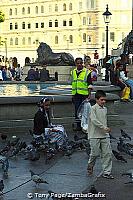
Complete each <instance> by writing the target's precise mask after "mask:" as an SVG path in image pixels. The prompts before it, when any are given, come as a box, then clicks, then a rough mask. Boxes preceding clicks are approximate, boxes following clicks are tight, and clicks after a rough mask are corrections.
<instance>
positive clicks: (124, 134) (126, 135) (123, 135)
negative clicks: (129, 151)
mask: <svg viewBox="0 0 133 200" xmlns="http://www.w3.org/2000/svg"><path fill="white" fill-rule="evenodd" d="M121 135H122V137H123V138H125V139H126V138H128V139H129V140H131V137H130V136H129V135H128V134H127V133H126V132H125V131H124V130H122V129H121Z"/></svg>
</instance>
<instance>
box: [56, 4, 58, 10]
mask: <svg viewBox="0 0 133 200" xmlns="http://www.w3.org/2000/svg"><path fill="white" fill-rule="evenodd" d="M55 12H58V5H57V4H55Z"/></svg>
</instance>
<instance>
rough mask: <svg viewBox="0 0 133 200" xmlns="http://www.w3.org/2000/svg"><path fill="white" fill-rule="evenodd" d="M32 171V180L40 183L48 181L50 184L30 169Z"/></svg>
mask: <svg viewBox="0 0 133 200" xmlns="http://www.w3.org/2000/svg"><path fill="white" fill-rule="evenodd" d="M30 173H31V179H32V181H34V182H35V183H36V184H38V185H39V184H40V183H46V184H48V182H47V181H45V180H43V179H42V178H41V177H40V176H39V175H38V174H35V173H34V172H33V171H32V170H30Z"/></svg>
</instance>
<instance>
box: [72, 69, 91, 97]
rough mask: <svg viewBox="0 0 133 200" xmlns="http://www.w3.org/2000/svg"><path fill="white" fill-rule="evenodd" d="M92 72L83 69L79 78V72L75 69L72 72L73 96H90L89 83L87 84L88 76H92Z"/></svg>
mask: <svg viewBox="0 0 133 200" xmlns="http://www.w3.org/2000/svg"><path fill="white" fill-rule="evenodd" d="M90 73H91V71H90V70H88V69H86V68H83V70H82V72H81V73H80V74H79V76H78V77H77V70H76V69H74V70H73V71H72V72H71V75H72V95H75V94H76V93H77V94H82V95H88V94H89V93H88V83H87V77H88V74H90Z"/></svg>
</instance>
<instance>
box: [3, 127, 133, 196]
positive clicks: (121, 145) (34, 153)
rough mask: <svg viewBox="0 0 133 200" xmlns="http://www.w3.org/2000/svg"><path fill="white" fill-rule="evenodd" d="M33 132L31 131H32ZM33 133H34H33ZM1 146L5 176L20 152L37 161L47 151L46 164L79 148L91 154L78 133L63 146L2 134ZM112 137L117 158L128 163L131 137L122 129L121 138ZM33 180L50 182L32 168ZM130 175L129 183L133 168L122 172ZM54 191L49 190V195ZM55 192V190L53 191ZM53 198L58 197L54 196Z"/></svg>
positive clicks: (132, 176) (132, 147) (37, 182)
mask: <svg viewBox="0 0 133 200" xmlns="http://www.w3.org/2000/svg"><path fill="white" fill-rule="evenodd" d="M30 133H31V132H30ZM31 134H32V133H31ZM0 137H1V141H2V142H1V147H0V164H1V165H2V169H3V176H5V177H6V178H7V177H8V169H9V160H10V159H11V158H12V157H16V156H17V155H19V154H20V153H23V154H24V155H25V160H31V161H36V160H39V159H40V153H41V151H43V152H45V155H46V160H45V161H46V164H47V163H48V161H49V160H50V159H52V158H53V157H54V156H55V154H56V153H58V152H63V155H64V156H67V157H68V158H71V155H72V153H73V152H74V151H75V150H77V149H79V148H80V149H81V150H82V149H84V150H85V151H86V153H87V155H88V156H89V155H90V151H91V149H90V145H89V141H88V140H87V138H86V136H85V137H79V136H78V135H76V134H75V135H74V140H66V141H65V143H64V144H63V145H62V146H60V147H59V146H57V144H56V142H54V143H51V142H50V140H49V141H46V142H45V141H44V140H43V139H42V138H41V137H40V138H37V139H33V140H32V141H31V143H30V144H26V142H23V141H21V139H20V138H18V137H16V136H13V137H12V138H11V140H10V141H9V140H7V138H8V137H7V135H5V134H1V135H0ZM110 139H111V141H112V140H116V141H117V150H118V151H116V150H112V153H113V155H114V156H115V158H116V159H117V160H119V161H121V162H124V163H127V160H126V159H125V158H124V157H123V155H122V153H123V152H124V153H125V154H128V155H130V156H133V144H131V143H129V142H128V140H130V141H131V137H130V136H129V135H128V134H127V133H126V132H125V131H124V130H122V129H121V137H120V138H119V139H117V138H115V137H113V136H112V135H111V134H110ZM30 173H31V180H32V181H34V182H35V184H36V185H39V184H40V183H44V184H48V182H47V181H46V180H44V179H42V178H41V177H40V175H39V174H36V173H34V172H33V171H32V170H30ZM125 175H126V176H129V177H130V181H129V182H128V183H133V169H130V170H129V171H127V172H125V173H123V174H122V176H125ZM94 189H95V187H94V185H92V186H91V189H90V190H94ZM3 190H4V182H3V180H1V181H0V193H1V194H0V195H2V194H3ZM51 192H52V191H48V193H49V196H50V194H51ZM95 192H96V191H95ZM52 193H53V192H52ZM52 199H57V198H56V197H53V198H52ZM64 199H65V200H69V199H72V198H61V200H64Z"/></svg>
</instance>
